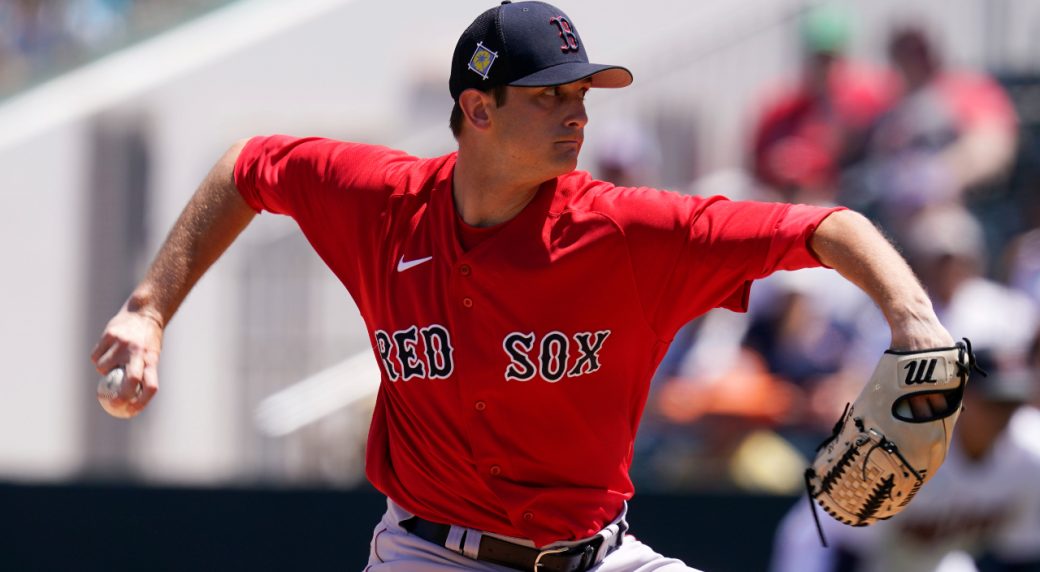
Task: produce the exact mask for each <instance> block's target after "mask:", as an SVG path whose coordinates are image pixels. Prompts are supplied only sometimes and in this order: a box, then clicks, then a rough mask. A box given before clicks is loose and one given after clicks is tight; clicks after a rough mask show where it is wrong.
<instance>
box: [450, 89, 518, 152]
mask: <svg viewBox="0 0 1040 572" xmlns="http://www.w3.org/2000/svg"><path fill="white" fill-rule="evenodd" d="M506 87H507V86H504V85H496V86H495V87H492V88H491V89H490V90H489V91H490V93H491V95H493V96H494V98H495V105H497V106H499V107H502V106H503V105H505V104H506ZM448 127H450V128H451V134H452V135H454V136H455V138H456V139H458V138H459V134H460V133H462V108H461V107H459V102H458V101H457V100H456V101H455V106H454V107H452V108H451V117H450V118H449V119H448Z"/></svg>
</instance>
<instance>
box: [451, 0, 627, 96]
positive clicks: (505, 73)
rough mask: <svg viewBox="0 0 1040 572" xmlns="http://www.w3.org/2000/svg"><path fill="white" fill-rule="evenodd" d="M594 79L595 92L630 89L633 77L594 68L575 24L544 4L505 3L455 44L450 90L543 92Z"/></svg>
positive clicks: (453, 92)
mask: <svg viewBox="0 0 1040 572" xmlns="http://www.w3.org/2000/svg"><path fill="white" fill-rule="evenodd" d="M585 78H591V79H592V86H593V87H625V86H626V85H628V84H630V83H632V72H630V71H628V70H627V69H625V68H623V67H621V66H611V65H603V64H590V63H589V57H588V55H587V54H586V53H585V44H584V43H582V41H581V37H580V36H579V35H578V30H577V29H576V28H575V27H574V23H573V22H571V20H570V18H568V17H567V15H566V14H564V13H563V11H562V10H560V9H559V8H556V7H554V6H551V5H549V4H546V3H545V2H509V1H506V2H503V3H502V5H501V6H496V7H494V8H492V9H490V10H488V11H486V12H484V13H483V14H481V15H480V16H477V19H476V20H474V21H473V23H472V24H470V26H469V27H468V28H466V31H465V32H463V33H462V37H460V38H459V42H458V44H456V45H455V55H454V56H453V57H452V61H451V78H450V79H449V81H448V88H449V90H450V91H451V97H452V99H454V100H455V101H458V99H459V95H460V94H461V93H462V92H463V91H465V90H467V89H471V88H473V89H479V90H481V91H487V90H489V89H491V88H493V87H496V86H500V85H515V86H522V87H539V86H550V85H562V84H565V83H571V82H573V81H578V80H580V79H585Z"/></svg>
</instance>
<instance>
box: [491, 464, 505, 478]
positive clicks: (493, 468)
mask: <svg viewBox="0 0 1040 572" xmlns="http://www.w3.org/2000/svg"><path fill="white" fill-rule="evenodd" d="M489 471H490V473H491V476H492V477H497V476H499V475H501V474H502V467H499V466H498V465H491V469H490V470H489Z"/></svg>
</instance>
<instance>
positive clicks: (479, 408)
mask: <svg viewBox="0 0 1040 572" xmlns="http://www.w3.org/2000/svg"><path fill="white" fill-rule="evenodd" d="M473 407H474V408H475V409H476V410H477V411H483V410H485V409H487V403H484V402H483V401H478V402H476V403H475V404H474V405H473Z"/></svg>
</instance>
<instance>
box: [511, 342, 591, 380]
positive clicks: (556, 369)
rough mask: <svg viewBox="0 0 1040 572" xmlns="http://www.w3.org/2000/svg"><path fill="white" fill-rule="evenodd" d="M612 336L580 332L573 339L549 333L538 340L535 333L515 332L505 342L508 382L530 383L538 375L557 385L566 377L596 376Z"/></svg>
mask: <svg viewBox="0 0 1040 572" xmlns="http://www.w3.org/2000/svg"><path fill="white" fill-rule="evenodd" d="M609 335H610V330H601V331H598V332H577V333H575V334H574V335H573V336H570V337H568V336H567V335H566V334H564V333H562V332H549V333H548V334H545V335H544V336H542V339H541V340H538V338H537V336H535V335H534V333H533V332H528V333H522V332H513V333H511V334H509V335H507V336H506V337H505V339H504V340H502V349H504V350H505V352H506V355H508V356H509V365H508V366H507V367H506V372H505V377H506V380H507V381H508V380H512V381H529V380H531V379H534V376H535V375H536V374H537V375H539V376H541V378H542V379H544V380H545V381H548V382H549V383H556V382H557V381H560V380H561V379H563V377H564V375H566V376H567V377H577V376H579V375H585V374H587V373H593V372H595V371H596V370H598V369H599V366H600V363H599V352H600V350H601V349H603V342H604V341H606V339H607V336H609ZM572 356H573V357H574V360H573V363H572V362H571V357H572ZM568 366H569V367H568Z"/></svg>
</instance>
